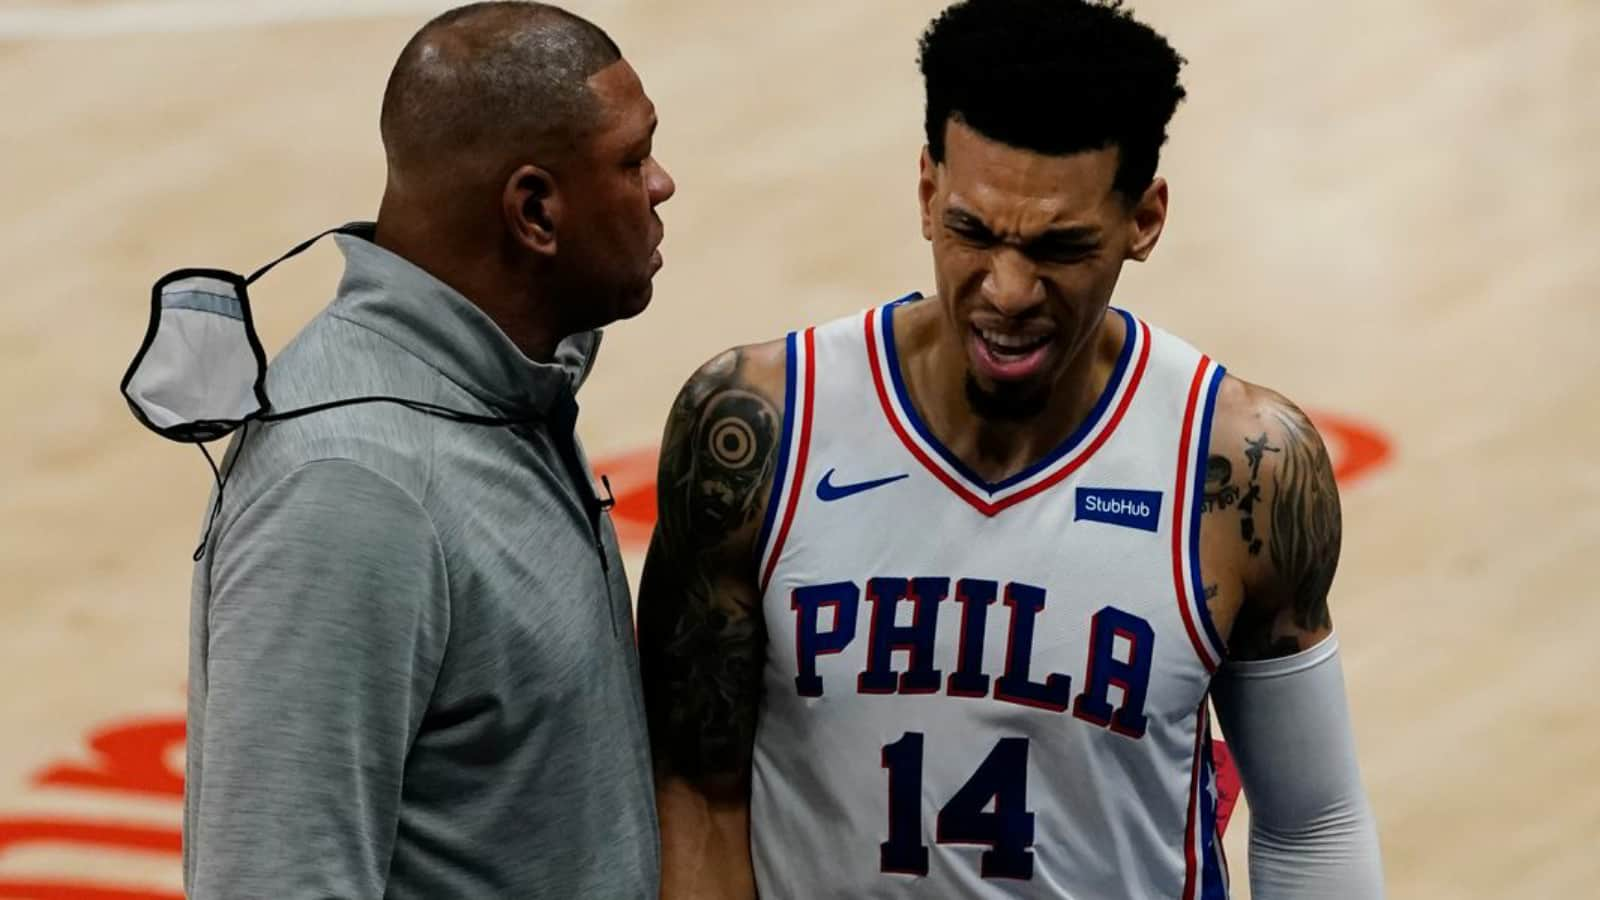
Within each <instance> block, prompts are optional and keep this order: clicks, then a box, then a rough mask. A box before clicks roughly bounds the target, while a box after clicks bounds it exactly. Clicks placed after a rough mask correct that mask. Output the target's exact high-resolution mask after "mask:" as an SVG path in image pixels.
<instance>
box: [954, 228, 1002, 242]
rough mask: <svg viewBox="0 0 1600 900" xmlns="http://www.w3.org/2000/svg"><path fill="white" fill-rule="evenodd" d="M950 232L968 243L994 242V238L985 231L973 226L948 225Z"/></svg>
mask: <svg viewBox="0 0 1600 900" xmlns="http://www.w3.org/2000/svg"><path fill="white" fill-rule="evenodd" d="M950 233H951V234H954V235H955V236H956V237H958V238H960V239H962V240H963V241H966V242H967V243H969V244H978V245H980V246H983V245H987V244H992V243H994V238H993V237H992V236H990V235H989V234H988V233H987V232H983V231H979V230H977V229H975V228H963V227H961V226H959V225H952V226H950Z"/></svg>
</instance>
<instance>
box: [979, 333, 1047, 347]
mask: <svg viewBox="0 0 1600 900" xmlns="http://www.w3.org/2000/svg"><path fill="white" fill-rule="evenodd" d="M979 334H981V335H982V336H983V339H984V340H986V341H988V342H989V343H991V344H994V345H995V346H997V347H1006V348H1008V349H1013V350H1015V349H1018V348H1022V347H1028V346H1031V345H1033V344H1037V343H1038V342H1039V341H1038V339H1037V338H1034V339H1029V338H1025V337H1022V336H1021V335H1012V334H1002V333H1000V332H998V331H980V332H979Z"/></svg>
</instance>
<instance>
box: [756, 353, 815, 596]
mask: <svg viewBox="0 0 1600 900" xmlns="http://www.w3.org/2000/svg"><path fill="white" fill-rule="evenodd" d="M815 333H816V329H815V328H807V329H806V351H805V366H806V382H805V387H804V388H802V389H801V391H800V444H799V446H798V447H797V448H796V450H795V459H794V477H793V478H790V479H789V502H788V503H787V504H785V506H784V510H783V524H782V525H780V526H779V527H778V537H777V538H776V539H775V540H773V542H772V556H770V557H768V559H767V569H766V571H765V572H763V573H762V574H761V593H763V594H765V593H766V592H767V585H768V583H770V582H771V581H772V572H773V570H774V569H776V568H777V567H778V557H780V556H782V555H783V542H784V540H785V539H786V538H788V537H789V526H790V525H793V524H794V511H795V508H796V507H798V506H799V504H800V493H801V490H802V486H803V485H804V484H805V483H806V452H807V451H808V450H809V449H810V448H811V409H812V407H813V406H814V405H815V404H814V403H813V402H812V395H813V394H814V393H815V387H816V383H817V374H816V373H817V365H816V363H817V358H816V341H815V339H814V336H815ZM774 477H778V478H781V477H783V475H782V473H779V474H778V475H777V476H774Z"/></svg>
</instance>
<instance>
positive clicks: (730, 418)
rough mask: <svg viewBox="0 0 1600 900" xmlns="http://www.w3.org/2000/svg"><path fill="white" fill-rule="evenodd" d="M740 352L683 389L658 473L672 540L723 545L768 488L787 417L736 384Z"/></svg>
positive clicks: (746, 520) (706, 369)
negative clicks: (693, 539)
mask: <svg viewBox="0 0 1600 900" xmlns="http://www.w3.org/2000/svg"><path fill="white" fill-rule="evenodd" d="M740 355H741V353H740V351H738V350H730V351H728V352H727V353H724V354H722V355H721V356H719V357H717V358H716V359H715V360H712V361H711V362H710V363H707V364H706V366H705V367H704V368H702V369H701V371H700V372H699V373H698V374H697V375H696V376H695V378H694V379H692V380H691V381H690V383H689V384H688V385H687V386H686V387H685V388H684V390H683V392H682V394H681V396H680V397H679V398H678V402H677V404H676V405H675V406H674V408H673V410H672V421H671V422H670V423H669V425H668V428H667V441H666V446H664V447H663V448H662V450H661V472H662V474H663V475H665V476H667V477H669V478H670V479H671V480H670V481H663V482H662V483H661V484H660V485H659V486H658V488H657V490H659V491H665V492H667V493H668V494H669V495H670V497H669V499H670V500H673V501H677V502H671V503H668V504H664V506H665V508H666V509H667V511H668V512H669V513H671V514H672V515H671V518H672V521H670V522H668V523H666V525H667V528H668V537H669V538H673V539H675V540H678V541H680V542H681V541H683V540H685V539H687V538H689V537H691V536H693V537H698V538H701V539H709V540H711V541H719V540H722V539H724V538H726V537H728V536H730V535H731V534H732V533H733V532H735V531H737V530H738V529H739V528H741V527H743V526H746V525H748V524H750V522H751V521H752V519H753V518H754V517H755V514H756V512H757V511H758V510H759V509H760V508H761V491H762V489H763V488H764V487H765V486H766V485H768V484H770V483H771V477H772V469H773V467H774V465H775V461H776V458H777V453H776V451H777V445H778V440H779V435H780V433H781V428H782V417H781V416H780V415H779V413H778V411H777V409H775V408H774V407H773V405H772V404H771V403H770V402H768V401H767V399H766V398H764V397H762V396H761V395H760V394H759V393H757V392H755V391H753V390H751V389H750V388H748V387H746V386H745V385H744V384H743V383H742V382H741V381H740V379H739V369H740V365H741V360H740V358H739V357H740Z"/></svg>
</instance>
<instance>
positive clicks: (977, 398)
mask: <svg viewBox="0 0 1600 900" xmlns="http://www.w3.org/2000/svg"><path fill="white" fill-rule="evenodd" d="M966 388H967V405H968V406H970V407H972V411H973V412H974V413H976V414H977V415H978V418H980V419H988V420H989V421H991V422H1026V421H1027V420H1029V419H1031V418H1033V417H1034V416H1037V415H1038V414H1040V413H1042V412H1044V407H1045V401H1047V400H1048V399H1049V396H1048V392H1047V391H1045V390H1042V389H1040V388H1038V387H1035V386H1033V385H1026V384H1004V383H1002V384H999V385H996V386H995V387H994V388H992V389H985V388H984V387H983V386H982V385H980V384H978V379H977V378H976V377H975V376H973V374H972V373H971V372H968V373H967V383H966Z"/></svg>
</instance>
